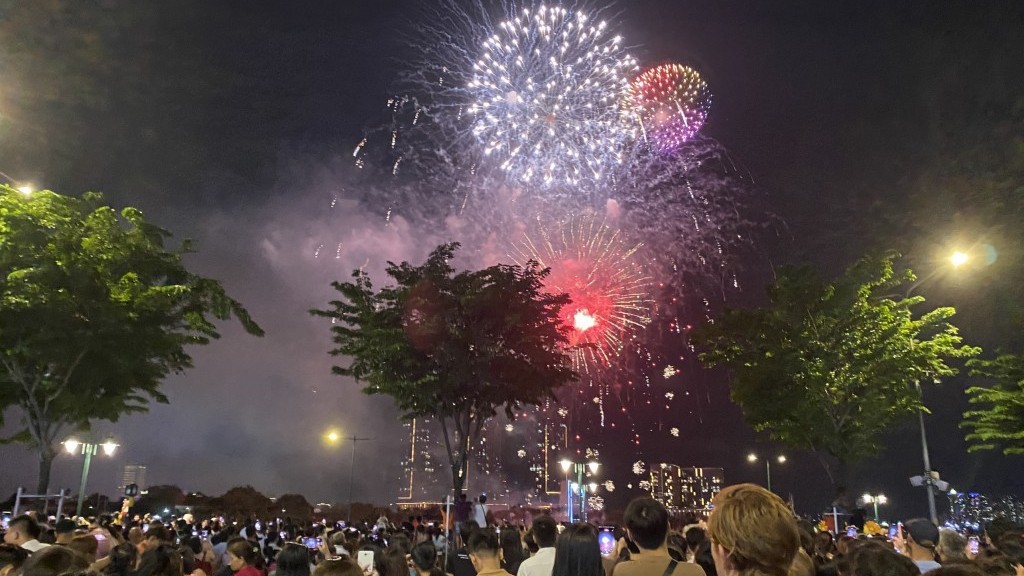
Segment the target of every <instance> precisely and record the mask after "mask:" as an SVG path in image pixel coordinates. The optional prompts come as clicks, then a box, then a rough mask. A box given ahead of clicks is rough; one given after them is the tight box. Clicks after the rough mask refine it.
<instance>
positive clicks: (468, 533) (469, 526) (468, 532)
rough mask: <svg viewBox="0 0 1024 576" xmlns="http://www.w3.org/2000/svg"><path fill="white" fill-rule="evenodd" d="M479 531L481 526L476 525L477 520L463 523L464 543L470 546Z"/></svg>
mask: <svg viewBox="0 0 1024 576" xmlns="http://www.w3.org/2000/svg"><path fill="white" fill-rule="evenodd" d="M479 531H480V525H479V524H477V523H476V520H466V521H465V522H463V523H462V541H463V542H465V543H467V544H468V543H469V540H470V539H471V538H472V537H473V534H475V533H476V532H479Z"/></svg>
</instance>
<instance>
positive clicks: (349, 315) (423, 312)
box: [312, 244, 577, 494]
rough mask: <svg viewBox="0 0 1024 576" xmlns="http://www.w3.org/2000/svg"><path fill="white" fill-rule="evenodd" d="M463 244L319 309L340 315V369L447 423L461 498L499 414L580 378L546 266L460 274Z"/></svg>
mask: <svg viewBox="0 0 1024 576" xmlns="http://www.w3.org/2000/svg"><path fill="white" fill-rule="evenodd" d="M457 248H458V244H447V245H442V246H439V247H438V248H437V249H435V250H434V251H433V252H432V253H431V254H430V256H429V257H428V259H427V261H426V262H425V263H424V264H423V265H421V266H413V265H411V264H409V263H408V262H403V263H401V264H394V263H391V262H389V263H388V268H387V274H388V276H389V277H390V278H391V279H392V280H393V281H394V282H395V284H394V285H392V286H389V287H386V288H383V289H381V290H379V291H377V290H375V289H374V287H373V285H372V283H371V281H370V278H369V277H368V276H367V275H366V274H365V273H363V272H361V271H358V270H357V271H355V272H354V273H353V277H354V278H355V280H354V281H352V282H344V283H341V282H335V283H334V284H333V286H334V288H335V289H337V290H338V292H340V293H341V296H342V299H341V300H336V301H333V302H331V303H330V307H329V308H328V309H327V310H313V311H312V313H313V314H316V315H319V316H324V317H327V318H331V319H332V320H334V321H335V323H334V325H333V326H332V327H331V332H332V334H333V341H334V344H335V346H336V347H335V348H334V349H333V350H332V351H331V354H332V355H333V356H340V357H344V358H346V359H349V363H348V365H347V366H335V367H334V369H333V371H334V373H336V374H339V375H341V376H350V377H353V378H355V379H356V381H358V382H363V383H365V386H364V388H363V392H365V393H367V394H384V395H387V396H390V397H391V398H393V399H394V401H395V404H396V405H397V406H398V408H399V410H401V412H402V417H403V418H405V419H413V418H419V417H432V418H436V419H437V420H438V421H440V423H441V426H442V432H443V437H444V441H445V447H446V450H447V453H448V458H449V463H450V465H451V472H452V483H453V487H454V488H455V492H456V494H457V493H459V492H461V490H462V486H463V482H464V479H465V471H466V466H467V464H468V458H469V448H470V445H471V444H473V443H474V441H475V440H476V439H477V438H479V436H480V433H481V431H482V428H483V426H484V424H485V423H486V422H487V421H488V419H490V418H491V417H493V416H495V415H496V414H497V413H498V411H499V410H502V411H504V412H505V414H506V415H507V416H508V417H510V418H512V417H513V416H514V413H515V411H516V410H517V409H518V408H519V407H520V406H522V405H537V404H539V403H541V402H542V401H543V400H544V399H546V398H549V397H551V396H552V395H553V392H554V390H556V389H557V388H559V387H560V386H562V385H563V384H566V383H568V382H570V381H573V380H575V379H576V377H577V375H576V374H575V372H573V370H572V368H571V367H570V366H569V360H568V358H567V356H566V354H565V352H566V351H565V348H566V346H567V344H568V339H567V337H566V333H565V330H566V329H565V327H563V325H562V323H561V320H560V319H559V316H558V313H559V310H560V309H561V308H562V306H563V305H565V304H566V303H567V302H568V300H569V299H568V297H567V296H565V295H557V294H550V293H546V292H545V291H544V290H543V280H544V278H545V277H546V275H547V271H546V270H540V269H539V267H538V265H537V263H535V262H531V263H529V264H528V265H527V266H525V267H519V266H510V265H495V266H491V267H489V268H485V269H483V270H478V271H466V272H459V273H456V272H455V269H454V268H452V266H451V265H450V264H449V262H450V261H451V260H452V258H453V257H454V254H455V250H456V249H457Z"/></svg>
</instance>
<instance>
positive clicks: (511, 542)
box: [499, 528, 526, 574]
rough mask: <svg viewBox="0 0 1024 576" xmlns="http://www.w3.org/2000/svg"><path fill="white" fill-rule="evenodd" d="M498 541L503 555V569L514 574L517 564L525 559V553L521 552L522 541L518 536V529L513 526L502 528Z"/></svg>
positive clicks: (516, 570) (517, 567)
mask: <svg viewBox="0 0 1024 576" xmlns="http://www.w3.org/2000/svg"><path fill="white" fill-rule="evenodd" d="M499 541H500V543H501V553H502V556H503V557H504V562H505V571H506V572H508V573H509V574H515V573H516V572H518V571H519V565H520V564H522V563H523V560H525V559H526V554H524V553H523V541H522V540H521V539H520V538H519V530H516V529H515V528H504V529H502V531H501V535H500V537H499Z"/></svg>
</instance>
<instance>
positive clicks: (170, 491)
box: [132, 484, 185, 515]
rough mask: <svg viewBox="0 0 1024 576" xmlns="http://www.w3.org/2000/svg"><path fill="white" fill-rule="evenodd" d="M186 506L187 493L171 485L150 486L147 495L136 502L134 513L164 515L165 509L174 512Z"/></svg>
mask: <svg viewBox="0 0 1024 576" xmlns="http://www.w3.org/2000/svg"><path fill="white" fill-rule="evenodd" d="M184 504H185V492H184V491H182V489H181V488H179V487H177V486H174V485H171V484H161V485H158V486H150V487H149V488H148V489H147V490H146V493H145V494H143V495H141V496H139V497H138V499H137V500H135V506H133V507H132V511H133V512H134V513H136V514H147V513H148V514H160V515H162V514H163V511H164V510H165V509H170V510H174V508H175V507H176V506H182V505H184Z"/></svg>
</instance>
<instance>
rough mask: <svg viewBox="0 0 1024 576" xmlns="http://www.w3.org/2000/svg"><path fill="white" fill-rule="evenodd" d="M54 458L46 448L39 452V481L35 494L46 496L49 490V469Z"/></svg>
mask: <svg viewBox="0 0 1024 576" xmlns="http://www.w3.org/2000/svg"><path fill="white" fill-rule="evenodd" d="M55 456H56V455H55V454H54V453H53V451H52V450H49V449H48V448H43V449H42V450H40V451H39V481H38V482H37V483H36V494H46V492H47V490H49V489H50V468H51V467H53V459H54V457H55Z"/></svg>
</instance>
